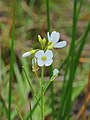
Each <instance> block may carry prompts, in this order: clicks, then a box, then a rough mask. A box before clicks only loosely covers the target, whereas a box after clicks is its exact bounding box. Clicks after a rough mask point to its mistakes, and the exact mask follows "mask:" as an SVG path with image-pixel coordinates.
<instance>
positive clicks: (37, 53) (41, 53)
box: [35, 50, 44, 58]
mask: <svg viewBox="0 0 90 120" xmlns="http://www.w3.org/2000/svg"><path fill="white" fill-rule="evenodd" d="M43 55H44V51H43V50H39V51H37V52H36V53H35V57H36V58H41V57H42V56H43Z"/></svg>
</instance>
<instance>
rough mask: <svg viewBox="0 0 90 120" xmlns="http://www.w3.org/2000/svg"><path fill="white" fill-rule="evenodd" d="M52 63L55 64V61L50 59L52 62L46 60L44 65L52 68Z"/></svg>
mask: <svg viewBox="0 0 90 120" xmlns="http://www.w3.org/2000/svg"><path fill="white" fill-rule="evenodd" d="M52 62H53V59H50V60H46V61H45V62H44V64H45V66H50V65H51V64H52Z"/></svg>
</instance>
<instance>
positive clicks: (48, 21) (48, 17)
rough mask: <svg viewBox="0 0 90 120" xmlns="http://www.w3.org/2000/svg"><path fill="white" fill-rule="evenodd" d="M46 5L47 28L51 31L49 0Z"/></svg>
mask: <svg viewBox="0 0 90 120" xmlns="http://www.w3.org/2000/svg"><path fill="white" fill-rule="evenodd" d="M46 7H47V30H48V32H50V14H49V13H50V12H49V0H46Z"/></svg>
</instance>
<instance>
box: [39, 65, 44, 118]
mask: <svg viewBox="0 0 90 120" xmlns="http://www.w3.org/2000/svg"><path fill="white" fill-rule="evenodd" d="M43 79H44V66H43V67H42V71H41V84H40V89H41V120H44V94H43V91H44V89H43V83H44V80H43Z"/></svg>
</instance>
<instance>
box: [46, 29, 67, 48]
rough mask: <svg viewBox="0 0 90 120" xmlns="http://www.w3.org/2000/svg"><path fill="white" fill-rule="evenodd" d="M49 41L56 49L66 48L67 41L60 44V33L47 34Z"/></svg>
mask: <svg viewBox="0 0 90 120" xmlns="http://www.w3.org/2000/svg"><path fill="white" fill-rule="evenodd" d="M47 37H48V41H49V42H50V43H51V44H53V47H54V48H62V47H65V46H66V44H67V43H66V41H61V42H58V41H59V39H60V33H59V32H56V31H53V32H52V33H51V35H50V34H49V32H47Z"/></svg>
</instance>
